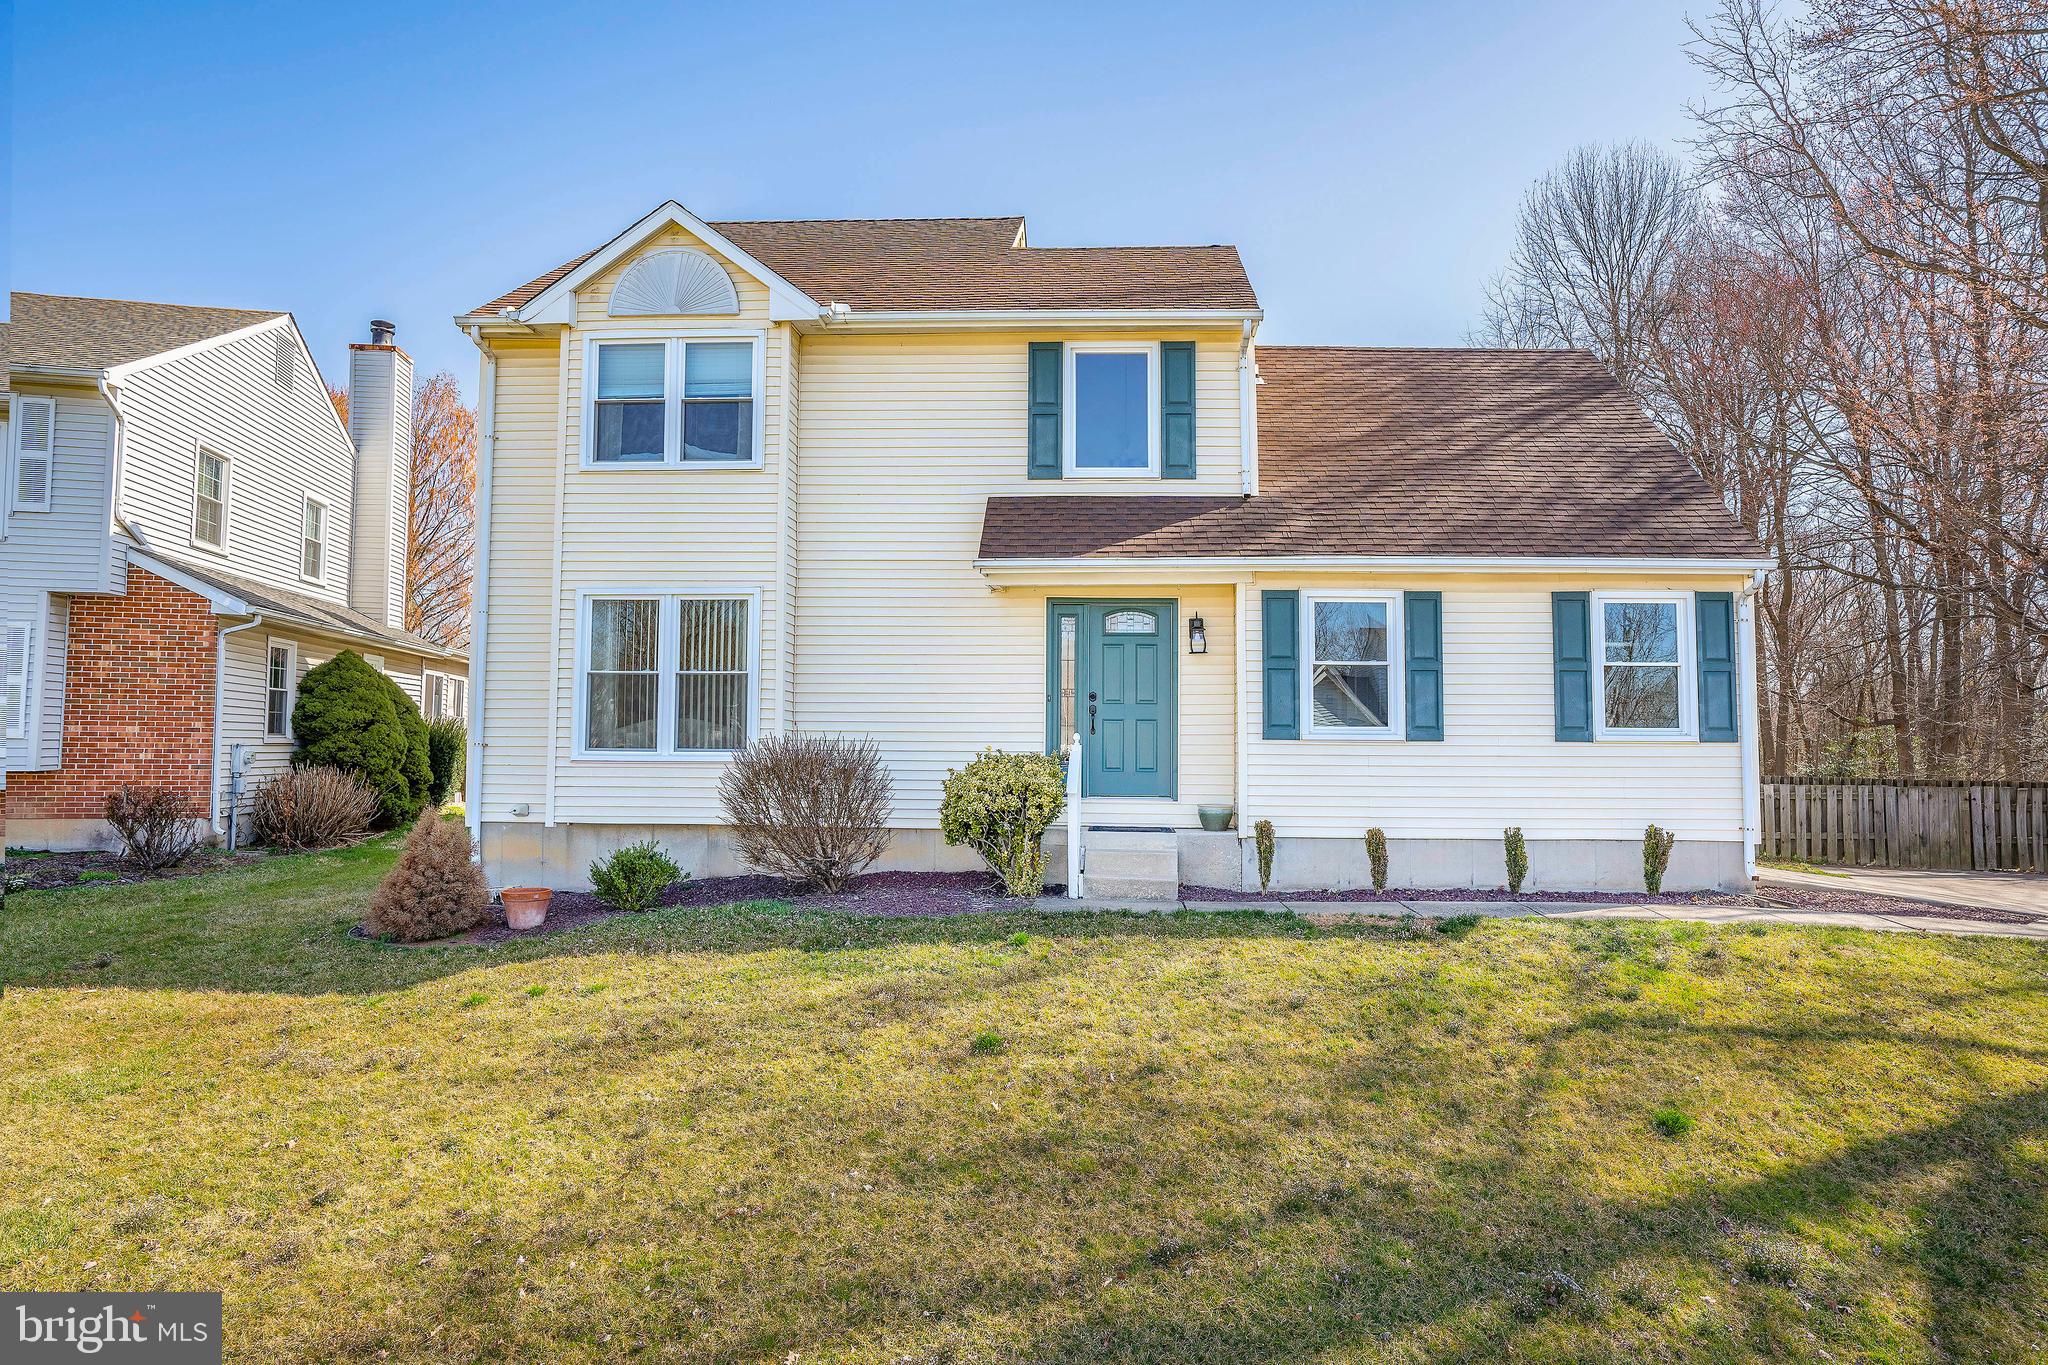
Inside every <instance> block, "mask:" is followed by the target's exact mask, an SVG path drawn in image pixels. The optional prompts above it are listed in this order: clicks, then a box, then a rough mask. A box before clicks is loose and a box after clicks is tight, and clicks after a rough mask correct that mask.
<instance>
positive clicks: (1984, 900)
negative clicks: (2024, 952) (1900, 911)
mask: <svg viewBox="0 0 2048 1365" xmlns="http://www.w3.org/2000/svg"><path fill="white" fill-rule="evenodd" d="M1757 876H1758V880H1760V881H1761V882H1763V884H1764V885H1765V886H1771V885H1778V886H1801V887H1811V888H1813V889H1815V890H1820V891H1843V892H1862V893H1864V894H1866V895H1872V896H1897V897H1899V898H1900V899H1902V900H1910V901H1932V902H1934V903H1935V904H1936V905H1975V906H1982V907H1984V908H1986V909H1991V910H2018V911H2021V912H2022V913H2025V914H2030V915H2042V916H2048V877H2036V876H2029V875H2027V874H2025V873H2021V872H1918V871H1914V870H1912V869H1910V868H1901V867H1855V868H1849V867H1845V868H1843V869H1841V871H1840V872H1839V873H1838V874H1830V875H1820V874H1816V873H1812V872H1781V871H1779V870H1778V869H1776V868H1770V867H1766V868H1760V869H1758V874H1757Z"/></svg>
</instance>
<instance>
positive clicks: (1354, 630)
mask: <svg viewBox="0 0 2048 1365" xmlns="http://www.w3.org/2000/svg"><path fill="white" fill-rule="evenodd" d="M1302 600H1303V610H1304V613H1305V615H1306V616H1307V617H1308V620H1307V622H1306V626H1307V629H1306V631H1305V632H1304V634H1305V635H1306V637H1307V639H1308V641H1309V646H1310V649H1311V650H1312V654H1311V658H1310V665H1309V667H1308V669H1307V670H1305V671H1306V673H1307V675H1308V676H1307V678H1306V680H1305V682H1304V687H1305V688H1306V690H1307V692H1308V696H1307V698H1306V705H1305V706H1304V708H1303V710H1304V713H1305V714H1306V715H1307V716H1308V729H1309V733H1310V734H1312V735H1316V736H1319V737H1322V738H1330V739H1385V738H1391V737H1393V736H1395V735H1398V734H1399V733H1400V730H1399V728H1398V727H1399V725H1400V723H1401V686H1400V684H1401V678H1400V671H1401V670H1400V656H1399V654H1398V652H1397V651H1396V649H1395V645H1396V643H1397V642H1398V641H1399V640H1400V638H1401V595H1400V594H1399V593H1345V594H1343V595H1341V596H1338V595H1330V596H1319V595H1316V594H1304V595H1303V599H1302Z"/></svg>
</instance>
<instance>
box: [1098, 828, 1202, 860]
mask: <svg viewBox="0 0 2048 1365" xmlns="http://www.w3.org/2000/svg"><path fill="white" fill-rule="evenodd" d="M1081 847H1082V848H1085V849H1087V850H1088V851H1089V852H1090V853H1093V852H1095V851H1096V850H1097V849H1134V850H1135V849H1145V850H1151V851H1154V852H1159V853H1175V854H1177V853H1178V852H1179V851H1180V836H1179V835H1177V834H1175V833H1174V832H1173V831H1172V830H1170V829H1086V830H1083V831H1082V832H1081Z"/></svg>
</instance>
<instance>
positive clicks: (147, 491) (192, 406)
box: [118, 320, 355, 605]
mask: <svg viewBox="0 0 2048 1365" xmlns="http://www.w3.org/2000/svg"><path fill="white" fill-rule="evenodd" d="M289 327H290V323H289V321H288V320H280V321H279V322H278V323H277V324H276V325H275V326H273V327H266V328H264V329H263V330H261V331H259V332H256V333H253V334H251V335H249V336H246V337H243V338H241V339H239V340H237V341H233V342H228V343H225V344H222V345H218V346H212V347H209V348H206V349H204V350H200V351H195V352H192V353H190V354H188V355H184V356H181V357H178V358H177V359H174V360H168V361H162V362H159V363H157V364H154V365H149V366H146V367H144V368H142V369H140V370H137V371H135V372H133V373H132V374H130V375H129V376H128V377H127V378H126V379H125V380H124V381H122V383H121V384H120V385H119V388H118V394H119V397H120V401H121V410H122V413H123V415H124V416H125V417H126V419H127V426H126V444H125V454H124V460H123V474H122V504H123V510H124V515H125V516H126V517H127V519H128V520H129V522H130V524H131V525H133V526H135V527H136V528H137V529H138V530H140V531H141V532H142V534H143V537H144V539H145V540H146V541H147V543H149V544H150V545H153V546H155V547H157V548H159V549H161V550H164V551H166V552H167V553H169V554H172V555H175V556H180V557H184V558H189V559H191V560H192V561H193V562H195V563H199V564H217V565H219V566H220V567H221V568H222V569H225V570H227V571H228V572H231V573H237V574H241V575H243V576H244V577H248V578H253V579H256V580H257V581H259V582H263V583H268V584H271V585H273V586H275V587H280V588H286V589H289V590H291V591H293V592H303V593H307V594H309V595H311V596H315V597H319V598H322V599H324V600H326V601H330V602H335V603H338V604H342V605H346V603H347V601H348V572H349V554H348V547H349V544H350V533H349V530H350V525H351V504H352V498H353V482H354V467H355V448H354V446H353V445H351V444H350V442H349V439H348V437H347V435H346V434H345V433H344V432H343V431H342V428H341V424H340V422H339V421H338V419H337V418H336V416H335V413H334V408H333V405H332V404H331V403H330V402H329V401H328V397H327V393H326V388H325V386H324V384H323V383H322V382H321V379H320V377H319V375H318V374H317V373H315V372H314V371H313V370H312V368H311V367H310V366H309V365H308V364H306V363H305V357H304V356H303V355H302V356H301V358H300V360H301V363H300V365H299V367H298V372H297V374H296V376H295V378H294V380H293V383H292V386H291V388H290V390H289V391H286V390H282V389H280V388H278V386H277V382H276V377H275V376H276V365H277V347H276V341H277V336H278V334H279V332H280V330H284V329H289ZM200 445H204V446H206V447H207V448H208V449H210V450H213V451H215V452H216V453H218V454H220V455H224V456H226V457H227V459H228V460H229V461H230V465H231V473H230V475H229V494H228V496H229V507H228V547H227V550H226V552H225V553H222V552H219V551H215V550H213V549H210V548H208V547H205V546H201V545H198V544H195V543H194V541H193V539H192V511H193V472H194V460H195V458H196V449H197V447H198V446H200ZM307 494H311V495H312V496H313V497H316V498H318V499H320V500H321V501H323V502H325V503H326V504H327V520H328V525H327V563H326V565H325V566H324V567H325V571H324V573H323V576H322V581H321V582H320V583H319V584H317V585H316V584H311V583H307V582H306V581H304V580H303V579H301V578H300V577H299V531H300V521H299V516H300V511H301V508H302V505H303V502H304V498H305V496H306V495H307Z"/></svg>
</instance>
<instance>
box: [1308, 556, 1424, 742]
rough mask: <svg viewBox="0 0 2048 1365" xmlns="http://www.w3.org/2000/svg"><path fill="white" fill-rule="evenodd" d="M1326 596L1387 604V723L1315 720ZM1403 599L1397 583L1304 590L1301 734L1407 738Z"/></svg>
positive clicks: (1361, 739) (1362, 739)
mask: <svg viewBox="0 0 2048 1365" xmlns="http://www.w3.org/2000/svg"><path fill="white" fill-rule="evenodd" d="M1324 602H1377V603H1381V604H1383V605H1384V606H1385V607H1386V609H1387V723H1386V724H1385V725H1383V726H1373V727H1371V728H1370V729H1368V728H1365V727H1361V726H1348V725H1345V726H1329V725H1318V724H1316V708H1315V690H1316V664H1317V662H1318V661H1317V658H1316V605H1317V604H1318V603H1324ZM1403 602H1404V594H1403V593H1402V592H1401V590H1400V589H1398V588H1352V589H1337V588H1330V589H1325V590H1323V591H1319V592H1303V593H1302V594H1301V620H1300V623H1299V624H1298V625H1297V626H1296V628H1295V629H1296V632H1297V634H1296V638H1297V639H1299V640H1300V642H1301V737H1302V739H1305V740H1307V739H1327V740H1340V741H1343V742H1345V743H1370V744H1385V743H1388V742H1397V743H1406V742H1407V740H1408V730H1407V723H1408V715H1407V708H1408V698H1407V684H1408V678H1407V672H1408V668H1407V654H1408V648H1407V640H1408V637H1407V634H1406V631H1407V625H1408V623H1407V621H1406V620H1405V619H1404V616H1403Z"/></svg>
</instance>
